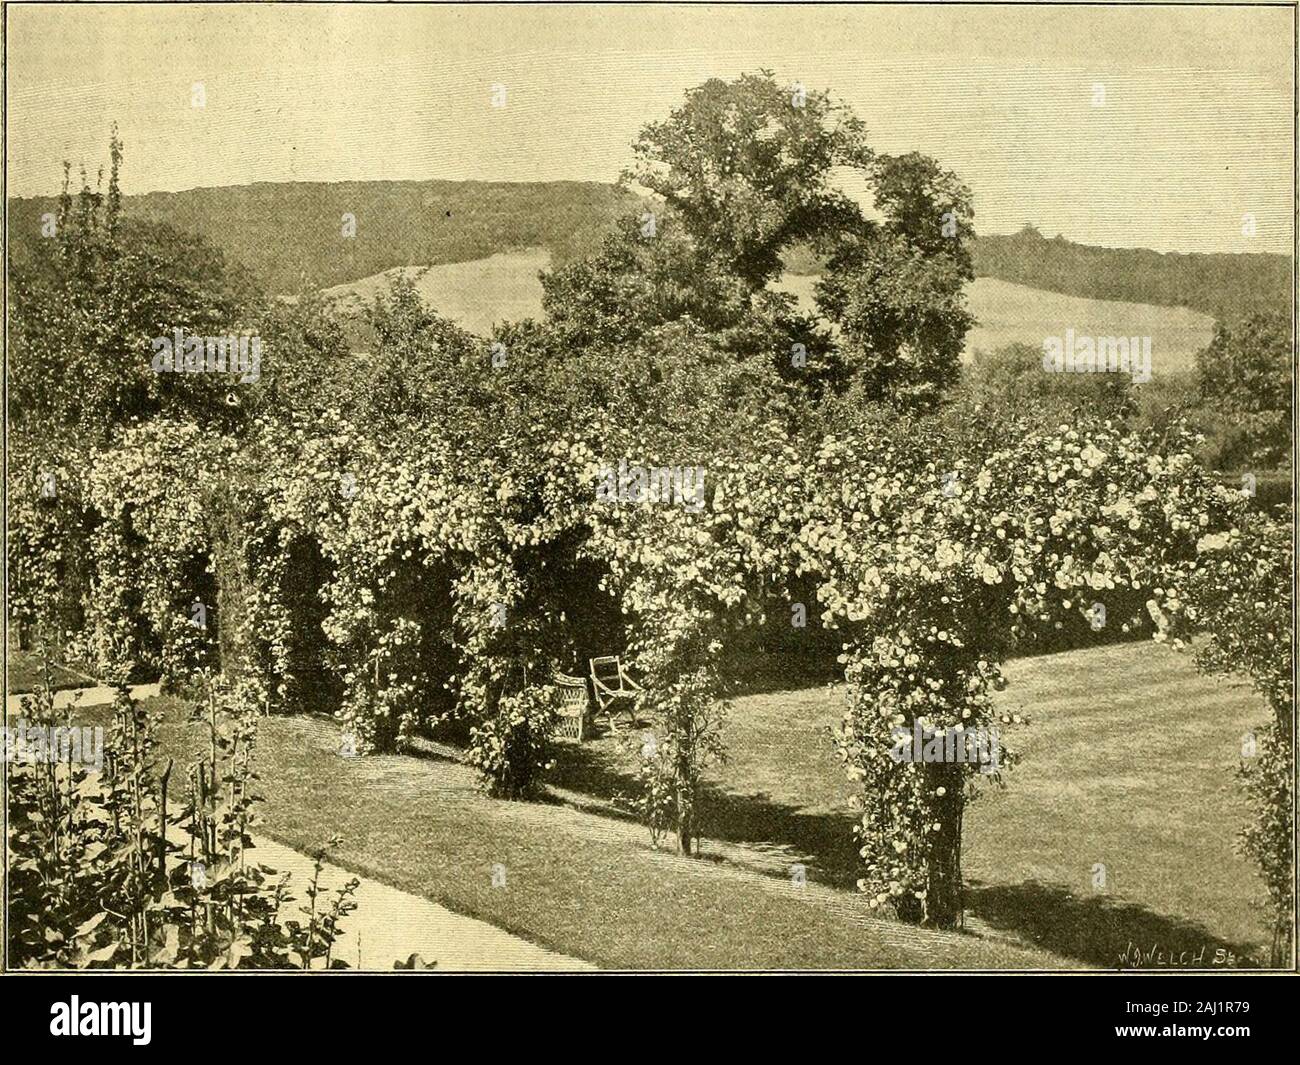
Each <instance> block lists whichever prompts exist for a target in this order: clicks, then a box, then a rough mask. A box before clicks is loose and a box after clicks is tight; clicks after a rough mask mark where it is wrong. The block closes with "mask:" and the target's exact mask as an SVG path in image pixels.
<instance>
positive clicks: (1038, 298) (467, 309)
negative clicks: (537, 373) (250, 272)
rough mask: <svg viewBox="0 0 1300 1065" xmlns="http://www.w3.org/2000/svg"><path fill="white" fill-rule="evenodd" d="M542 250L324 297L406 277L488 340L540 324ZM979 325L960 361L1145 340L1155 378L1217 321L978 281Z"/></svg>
mask: <svg viewBox="0 0 1300 1065" xmlns="http://www.w3.org/2000/svg"><path fill="white" fill-rule="evenodd" d="M550 263H551V257H550V254H549V252H547V250H546V249H545V248H525V249H521V250H517V251H509V252H500V253H498V254H496V255H492V256H489V257H488V258H486V259H475V260H473V261H471V262H463V263H447V264H444V265H440V266H428V267H414V266H411V267H403V268H401V269H400V271H396V270H394V271H386V272H385V273H382V274H372V275H371V276H370V277H364V278H361V279H359V280H357V281H350V282H348V283H347V284H343V285H335V286H334V287H332V288H328V289H325V290H324V291H325V294H326V295H328V296H333V297H337V298H339V299H341V300H344V301H347V300H349V299H352V298H354V297H360V298H361V299H364V300H369V299H371V298H372V297H373V296H374V295H375V294H376V293H379V292H382V291H384V290H385V289H386V288H387V286H388V283H389V280H390V278H391V277H392V276H393V275H394V274H396V273H398V272H401V273H405V274H406V275H407V276H409V277H411V278H413V279H414V280H415V283H416V286H417V287H418V288H419V290H420V293H421V294H422V296H423V297H424V299H425V300H426V301H427V302H428V304H429V306H431V307H432V308H433V309H434V310H436V311H438V312H439V313H440V314H442V315H444V316H445V317H447V318H450V319H452V320H453V321H456V322H459V323H460V324H461V326H463V327H464V328H465V329H468V330H469V331H470V332H472V333H478V334H480V335H485V334H487V333H489V332H490V331H491V327H492V325H493V324H494V323H496V322H501V321H517V320H519V319H521V318H539V317H541V314H542V286H541V282H540V281H538V279H537V275H538V273H539V272H540V271H542V270H546V269H548V268H549V267H550ZM816 280H817V278H816V277H815V276H812V275H799V274H786V275H785V276H784V277H782V279H781V281H780V283H779V285H778V286H777V287H778V288H780V289H781V290H782V291H785V292H790V293H792V294H793V295H795V296H796V297H797V298H798V299H799V303H800V306H801V307H804V308H805V309H809V310H811V309H812V307H813V303H812V292H813V285H814V283H815V282H816ZM967 299H968V304H969V306H970V310H971V312H972V313H973V314H974V315H975V318H976V325H975V326H974V327H973V328H972V329H971V331H970V333H969V334H968V335H967V337H966V353H965V358H966V359H967V360H969V358H970V355H971V353H972V352H975V351H982V350H983V351H988V350H993V349H996V348H999V347H1002V346H1004V345H1006V344H1013V343H1025V344H1030V345H1032V346H1033V347H1036V348H1038V347H1041V346H1042V343H1043V338H1044V337H1047V336H1064V334H1065V330H1066V329H1073V330H1074V332H1075V335H1076V336H1094V337H1095V336H1127V337H1133V336H1149V337H1151V338H1152V343H1151V369H1152V374H1153V376H1158V375H1160V374H1161V373H1162V372H1165V373H1179V372H1183V371H1186V370H1190V369H1194V368H1195V365H1196V352H1197V351H1199V350H1200V349H1201V348H1203V347H1205V346H1206V345H1207V344H1208V343H1209V342H1210V338H1211V335H1212V334H1213V330H1214V321H1213V319H1211V318H1209V317H1208V316H1206V315H1204V314H1198V313H1197V312H1196V311H1190V310H1187V309H1186V308H1183V307H1157V306H1154V305H1151V304H1145V303H1120V302H1117V301H1114V300H1094V299H1084V298H1082V297H1077V296H1062V295H1060V294H1058V293H1055V292H1046V291H1044V290H1042V289H1036V288H1029V287H1027V286H1025V285H1015V284H1012V283H1010V282H1008V281H997V280H995V279H993V278H988V277H980V278H976V279H975V281H974V282H972V283H971V285H970V286H969V287H968V288H967Z"/></svg>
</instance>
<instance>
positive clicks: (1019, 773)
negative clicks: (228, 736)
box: [154, 644, 1264, 969]
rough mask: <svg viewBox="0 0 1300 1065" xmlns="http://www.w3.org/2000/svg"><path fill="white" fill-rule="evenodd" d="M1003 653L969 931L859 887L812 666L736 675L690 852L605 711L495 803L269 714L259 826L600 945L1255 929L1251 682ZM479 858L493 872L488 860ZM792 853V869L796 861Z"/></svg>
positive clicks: (845, 792)
mask: <svg viewBox="0 0 1300 1065" xmlns="http://www.w3.org/2000/svg"><path fill="white" fill-rule="evenodd" d="M1007 672H1008V675H1009V678H1010V679H1011V681H1012V684H1011V687H1010V688H1009V689H1008V691H1007V692H1006V693H1004V695H1003V696H1002V698H1003V699H1004V701H1005V704H1006V705H1007V706H1009V707H1015V708H1016V709H1018V710H1020V711H1021V712H1024V713H1028V714H1029V715H1030V716H1031V718H1032V719H1033V724H1032V726H1030V727H1028V728H1023V729H1019V730H1017V732H1016V734H1015V735H1014V736H1012V737H1008V739H1009V740H1010V742H1012V743H1014V745H1015V746H1016V747H1017V748H1018V749H1019V750H1021V751H1022V752H1023V753H1024V762H1023V764H1022V765H1020V766H1018V767H1017V768H1016V769H1015V770H1013V771H1012V772H1011V773H1009V774H1007V778H1006V779H1007V787H1006V790H1005V791H995V792H994V793H993V794H989V795H986V796H984V797H983V798H981V800H980V801H978V802H977V803H976V804H974V805H973V806H972V808H971V809H970V811H969V814H968V820H967V827H966V847H965V856H964V865H965V873H966V876H967V878H968V880H969V882H970V885H971V887H970V890H969V892H968V898H967V904H968V912H969V915H970V918H969V921H968V929H969V930H970V931H973V932H974V933H976V934H942V933H933V932H926V931H922V930H918V929H911V928H907V927H905V926H902V925H899V924H896V923H894V922H892V921H885V920H880V919H879V917H878V916H877V915H872V914H870V913H869V911H868V910H867V909H866V907H865V905H864V904H863V899H862V898H861V896H859V895H858V894H857V893H856V892H854V891H853V881H854V879H855V878H856V875H857V873H856V865H855V863H856V860H857V859H856V855H855V849H854V845H853V841H852V836H851V825H852V820H853V814H852V811H851V808H850V807H849V804H848V797H849V788H848V785H847V782H846V781H845V779H844V777H843V774H842V772H841V771H840V769H839V768H838V766H837V765H836V763H835V759H834V755H833V751H832V748H831V744H830V736H829V731H828V730H829V727H830V726H831V725H832V724H833V723H834V722H835V721H836V719H837V718H838V716H839V709H840V699H839V695H838V693H836V692H834V691H832V690H830V689H827V688H804V689H801V690H797V691H790V692H767V693H765V694H760V695H752V696H747V697H745V698H742V699H739V700H737V702H736V704H735V707H734V711H733V714H732V718H731V721H730V723H729V726H728V733H727V735H728V740H729V746H730V751H731V754H730V758H729V760H728V763H727V764H726V765H725V766H724V767H722V768H721V769H720V770H719V771H717V772H716V773H714V774H713V776H712V779H711V780H710V786H709V791H708V795H707V798H706V802H705V808H704V825H705V827H704V831H705V835H706V837H707V838H706V839H705V840H704V841H703V844H702V855H701V857H699V858H696V859H681V858H678V857H676V856H673V855H671V854H667V853H664V852H660V851H655V850H654V849H652V848H651V846H650V844H649V840H648V837H647V834H646V831H645V829H644V828H643V827H642V826H640V825H638V824H636V823H634V822H633V821H631V820H630V819H629V818H628V817H626V816H625V815H623V814H621V813H620V812H619V808H618V805H617V804H616V802H614V799H615V797H616V796H617V795H618V794H619V793H620V792H626V791H629V790H630V789H631V781H630V778H629V776H628V775H627V761H626V758H627V756H626V754H625V753H624V752H623V750H622V749H621V748H620V746H619V744H618V742H617V740H616V739H615V738H612V737H609V736H603V737H601V738H599V739H597V740H596V741H595V742H594V743H590V744H586V745H584V746H582V747H577V746H575V745H572V744H566V745H564V746H563V747H562V748H561V750H560V752H559V756H558V758H557V766H556V770H555V773H554V774H553V781H554V787H553V794H552V797H551V801H549V802H538V803H512V802H502V801H497V800H492V799H488V798H486V797H484V796H482V795H481V794H479V793H478V792H477V791H476V789H475V786H474V778H473V775H472V773H471V771H470V770H469V768H468V767H466V766H464V765H462V764H460V763H458V762H456V761H454V760H452V759H448V758H443V757H437V756H434V755H431V754H424V755H401V756H380V757H368V758H344V757H342V756H341V754H340V751H339V733H338V730H337V728H336V727H335V726H334V725H333V723H332V722H329V721H327V720H323V719H315V718H269V719H266V720H264V722H263V726H262V729H261V733H260V739H259V759H258V760H259V767H260V769H259V771H260V774H261V778H262V781H261V784H262V790H263V792H264V794H265V796H266V799H267V802H266V804H265V806H264V808H263V811H262V814H263V817H264V823H263V829H262V830H263V831H264V832H266V833H267V834H269V835H270V836H272V837H274V838H276V839H278V840H280V841H282V842H284V843H287V844H289V845H290V846H293V847H295V848H297V849H300V850H304V851H309V850H311V849H313V848H314V847H316V846H318V845H319V844H321V843H322V842H323V841H324V840H325V839H327V838H328V837H329V836H331V835H333V834H334V833H336V832H337V833H339V834H341V835H342V836H343V837H344V842H343V845H342V846H341V848H339V850H338V851H337V860H338V861H339V864H341V865H343V866H345V867H347V868H350V869H352V870H354V871H357V872H359V873H362V874H366V875H370V876H373V877H374V878H376V879H378V880H381V881H383V882H385V883H389V884H392V885H394V886H396V887H399V888H402V889H405V890H408V891H411V892H413V893H416V894H419V895H423V896H425V897H427V898H431V899H434V900H435V901H438V902H441V903H443V904H444V905H447V906H448V907H450V908H451V909H453V910H456V911H457V912H460V913H464V914H468V915H470V916H474V917H478V918H481V919H484V920H487V921H490V922H492V923H493V924H496V925H498V926H500V927H503V928H506V929H508V930H510V931H513V932H516V933H518V934H520V935H522V936H524V937H525V938H528V939H530V940H532V941H534V942H537V943H540V944H541V945H543V946H547V947H550V948H551V949H554V950H558V951H562V952H564V953H566V954H569V955H573V956H577V957H581V958H586V959H589V960H591V961H594V962H596V963H597V964H599V965H602V966H608V967H617V968H681V967H686V968H705V969H707V968H750V967H761V968H804V967H815V968H890V967H907V968H1001V967H1007V968H1018V967H1060V966H1067V965H1080V964H1083V965H1092V966H1101V967H1115V966H1116V965H1117V963H1118V955H1119V954H1120V952H1122V951H1124V950H1125V949H1126V948H1127V947H1128V944H1130V943H1132V944H1135V945H1136V946H1138V947H1140V948H1141V949H1143V950H1147V949H1149V948H1150V947H1152V946H1153V945H1155V946H1157V947H1158V949H1160V950H1162V951H1173V952H1174V953H1178V952H1180V951H1185V950H1193V951H1194V950H1199V949H1200V947H1201V946H1205V947H1206V948H1207V950H1206V954H1205V959H1204V962H1205V964H1207V965H1208V964H1211V961H1212V959H1213V958H1214V957H1215V953H1216V950H1220V949H1221V950H1224V951H1225V952H1226V951H1228V950H1232V951H1233V952H1234V953H1235V954H1236V955H1237V956H1238V959H1239V961H1240V960H1241V958H1242V956H1243V955H1244V954H1245V953H1248V952H1250V951H1251V950H1252V949H1257V948H1258V946H1259V945H1260V944H1261V943H1262V940H1263V934H1264V933H1263V927H1264V925H1263V921H1262V915H1261V914H1260V912H1259V911H1258V910H1256V909H1254V908H1253V907H1252V902H1253V901H1254V900H1255V899H1256V898H1258V896H1259V889H1258V884H1257V881H1256V879H1255V877H1254V874H1253V871H1252V869H1251V867H1250V866H1249V865H1248V864H1247V863H1246V862H1245V861H1244V860H1243V859H1241V858H1239V857H1237V856H1236V855H1235V854H1234V853H1233V837H1234V835H1235V833H1236V831H1237V829H1238V828H1239V826H1240V825H1241V823H1242V821H1243V820H1244V817H1245V811H1244V809H1243V808H1242V807H1241V804H1240V803H1239V802H1238V800H1237V791H1236V786H1235V783H1234V779H1233V770H1234V768H1235V766H1236V764H1237V762H1238V761H1239V746H1240V736H1241V734H1242V733H1243V732H1244V730H1245V729H1246V728H1247V727H1249V726H1250V725H1253V724H1257V723H1258V722H1259V721H1260V720H1262V717H1263V707H1262V704H1261V703H1260V702H1259V701H1258V700H1257V699H1256V698H1255V697H1254V696H1253V695H1252V694H1251V693H1250V692H1249V691H1248V690H1247V689H1245V688H1244V687H1243V686H1241V685H1236V684H1229V685H1221V684H1219V683H1217V682H1215V681H1213V680H1208V679H1205V678H1201V677H1198V676H1197V675H1196V674H1195V672H1194V670H1193V669H1192V666H1191V663H1190V662H1189V661H1188V659H1187V657H1186V656H1185V655H1184V656H1178V655H1176V654H1175V653H1173V652H1170V651H1167V650H1164V649H1161V648H1158V647H1155V646H1152V645H1147V644H1136V645H1121V646H1116V647H1106V648H1095V649H1089V650H1085V651H1075V652H1069V653H1066V654H1061V655H1052V656H1045V657H1040V658H1035V659H1021V660H1018V661H1016V662H1013V663H1011V664H1010V665H1009V666H1008V669H1007ZM154 705H155V706H156V707H157V708H158V709H159V710H161V711H162V712H163V714H164V716H165V719H166V722H167V723H166V725H165V727H164V729H163V738H164V748H165V750H166V751H167V752H168V753H169V754H171V755H173V756H175V757H178V758H179V759H184V758H185V757H186V756H187V750H188V745H189V744H192V743H196V742H199V741H198V738H197V736H195V735H189V734H187V732H186V730H185V728H184V727H183V726H182V725H181V719H182V716H183V710H182V707H181V706H180V705H179V704H177V703H175V702H174V701H172V700H167V699H163V700H157V701H155V704H154ZM187 736H188V738H187ZM444 750H445V749H444ZM498 863H499V864H501V865H504V866H505V867H506V870H507V886H506V888H504V889H502V888H494V887H493V886H492V877H491V870H492V867H493V866H494V865H495V864H498ZM795 863H799V864H803V865H804V866H805V867H806V870H807V877H808V881H809V883H808V886H807V887H804V888H797V887H795V886H794V885H793V884H792V882H791V879H790V876H789V870H790V866H791V865H793V864H795ZM1096 863H1104V864H1105V865H1106V874H1107V882H1106V886H1105V889H1104V890H1096V889H1094V888H1093V886H1092V877H1093V866H1094V865H1095V864H1096ZM1022 948H1023V949H1022Z"/></svg>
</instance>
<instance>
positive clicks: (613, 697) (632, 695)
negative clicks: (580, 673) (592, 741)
mask: <svg viewBox="0 0 1300 1065" xmlns="http://www.w3.org/2000/svg"><path fill="white" fill-rule="evenodd" d="M591 687H592V690H593V691H594V692H595V693H596V703H597V704H598V705H599V707H600V709H601V711H602V712H603V713H604V714H605V716H606V718H608V720H609V727H610V729H613V728H614V712H615V708H616V707H617V706H618V705H619V704H622V705H624V706H626V708H627V713H628V716H629V717H630V718H631V719H632V724H633V725H635V724H636V723H637V718H636V702H637V699H638V698H639V697H640V696H641V694H642V693H643V692H644V691H645V689H644V688H642V687H641V685H639V684H637V683H636V682H635V681H634V680H633V679H632V678H631V677H629V676H628V675H627V674H626V673H625V672H624V671H623V664H622V663H621V662H620V661H619V660H618V655H603V656H601V657H599V658H593V659H591Z"/></svg>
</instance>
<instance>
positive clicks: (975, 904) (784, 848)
mask: <svg viewBox="0 0 1300 1065" xmlns="http://www.w3.org/2000/svg"><path fill="white" fill-rule="evenodd" d="M1005 671H1006V675H1007V679H1008V681H1009V686H1008V688H1007V690H1006V691H1005V692H1003V693H1001V694H1000V695H999V696H998V699H999V702H1000V704H1001V705H1002V706H1003V707H1005V708H1006V709H1007V710H1008V711H1011V712H1018V713H1020V714H1022V715H1025V716H1027V717H1028V718H1030V720H1031V722H1032V723H1031V725H1029V726H1028V727H1023V726H1013V727H1012V729H1011V730H1009V731H1008V732H1007V733H1006V735H1005V736H1004V739H1005V740H1006V742H1007V743H1008V744H1010V745H1011V746H1012V747H1013V748H1014V749H1015V750H1017V751H1018V752H1020V753H1021V754H1022V755H1023V761H1022V762H1021V763H1020V764H1019V765H1017V766H1016V767H1015V768H1014V769H1012V770H1011V771H1009V772H1007V773H1005V774H1004V775H1003V778H1004V782H1005V787H1004V788H996V787H986V788H984V792H985V794H983V795H981V797H980V798H979V799H978V800H977V801H976V802H975V803H973V804H972V805H971V806H970V808H969V810H968V812H967V815H966V826H965V834H964V847H963V857H962V864H963V870H964V873H965V876H966V879H967V881H968V884H969V890H968V893H967V900H966V901H967V907H968V913H969V918H968V925H973V926H974V927H975V928H978V929H980V930H983V931H989V930H996V931H1000V932H1002V933H1004V934H1007V935H1011V936H1014V937H1016V938H1017V939H1019V940H1020V941H1022V942H1025V943H1032V944H1034V945H1037V946H1040V947H1042V948H1044V949H1047V950H1050V951H1052V952H1054V953H1057V954H1060V955H1063V956H1066V957H1070V958H1074V959H1077V960H1079V961H1083V962H1087V963H1089V964H1093V965H1100V966H1106V967H1113V966H1115V965H1116V964H1117V959H1118V956H1119V955H1120V954H1121V953H1123V952H1125V951H1126V950H1130V954H1131V951H1132V949H1137V948H1139V947H1140V948H1141V949H1142V950H1143V951H1149V950H1151V948H1152V947H1153V946H1154V947H1155V948H1156V949H1157V951H1160V952H1163V953H1166V954H1168V953H1171V952H1172V953H1173V954H1174V955H1180V954H1182V953H1183V952H1188V953H1187V957H1188V958H1189V959H1190V958H1192V957H1194V956H1195V955H1196V954H1197V953H1199V952H1200V951H1201V949H1202V948H1205V955H1204V960H1205V964H1206V965H1209V964H1210V963H1211V961H1212V960H1213V958H1214V956H1215V953H1216V951H1218V950H1222V951H1223V952H1224V953H1223V955H1222V957H1223V958H1224V959H1225V961H1226V959H1227V958H1228V956H1229V955H1230V954H1231V955H1235V956H1236V957H1237V958H1238V961H1239V962H1240V960H1241V958H1242V956H1243V955H1248V954H1255V955H1259V954H1260V953H1263V954H1264V955H1265V956H1266V955H1267V951H1266V950H1265V946H1266V944H1267V942H1268V933H1267V922H1266V919H1265V915H1264V913H1263V912H1262V911H1261V910H1260V909H1259V908H1258V906H1257V903H1258V902H1259V901H1261V900H1262V897H1263V891H1262V882H1261V881H1260V880H1259V879H1258V878H1257V877H1256V875H1255V872H1254V868H1253V866H1252V865H1251V864H1250V863H1249V862H1247V861H1246V860H1245V859H1244V858H1241V857H1239V856H1237V855H1236V854H1235V852H1234V848H1233V843H1234V839H1235V837H1236V835H1237V833H1238V831H1239V829H1240V828H1241V826H1242V825H1243V824H1244V823H1245V821H1246V819H1247V816H1248V812H1247V810H1246V807H1245V804H1244V802H1243V800H1242V798H1241V794H1240V791H1239V788H1238V786H1237V783H1236V780H1235V775H1234V773H1235V769H1236V767H1237V766H1238V765H1239V764H1240V761H1241V754H1240V751H1241V739H1242V736H1243V734H1244V733H1245V732H1246V730H1247V729H1249V728H1251V727H1255V726H1258V725H1260V724H1261V723H1262V722H1264V721H1265V720H1266V719H1267V713H1268V712H1267V709H1266V708H1265V705H1264V703H1263V701H1262V700H1261V699H1259V698H1258V697H1257V696H1255V695H1254V694H1253V693H1252V692H1251V691H1250V689H1249V687H1248V685H1246V684H1245V683H1243V682H1240V681H1236V680H1232V681H1218V680H1215V679H1212V678H1207V677H1203V676H1200V675H1199V674H1197V672H1196V671H1195V668H1194V666H1193V664H1192V662H1191V660H1190V655H1189V654H1188V653H1186V652H1183V653H1179V652H1175V651H1173V650H1171V649H1169V648H1165V647H1161V646H1159V645H1156V644H1153V643H1147V642H1136V643H1127V644H1119V645H1112V646H1106V647H1097V648H1090V649H1087V650H1078V651H1070V652H1066V653H1063V654H1054V655H1044V656H1039V657H1035V658H1021V659H1016V660H1014V661H1012V662H1010V663H1008V664H1007V666H1006V670H1005ZM839 714H840V709H839V703H838V701H837V696H836V695H835V694H834V693H832V692H830V691H828V690H825V689H822V690H816V689H812V690H808V689H805V690H802V691H796V692H789V693H784V694H776V695H762V696H754V697H750V698H746V699H742V700H739V701H738V702H737V705H736V709H735V713H734V716H733V720H732V721H731V724H730V728H729V733H728V735H729V738H730V744H731V750H732V757H731V759H730V762H729V764H728V765H727V766H726V767H725V769H724V770H723V771H722V772H721V773H720V774H719V777H718V785H719V787H718V788H717V790H716V791H715V792H714V794H713V796H712V798H713V803H712V808H711V810H710V811H709V817H710V830H711V831H713V832H714V833H716V834H717V835H719V836H720V837H721V838H723V839H726V840H730V841H732V842H733V843H743V844H745V845H749V846H761V847H762V848H763V849H764V850H765V852H766V853H767V854H768V855H769V856H771V857H772V859H773V861H774V862H777V863H779V862H793V861H802V862H805V863H807V864H808V870H809V876H810V877H811V876H813V875H814V870H815V871H816V875H817V878H818V879H819V880H822V881H824V882H826V883H828V884H832V885H835V886H839V887H843V888H848V887H850V886H851V885H852V883H853V881H854V879H855V878H856V876H857V874H856V872H855V867H854V861H855V854H854V850H853V848H852V846H851V845H850V844H849V842H848V840H847V837H846V835H845V831H844V828H845V826H846V825H847V824H848V823H849V822H850V820H851V818H852V813H851V810H850V808H849V806H848V802H847V796H848V788H847V782H846V781H845V780H844V778H843V776H842V774H841V773H839V772H838V771H837V770H836V768H835V762H834V757H833V754H832V752H831V748H830V745H829V729H830V727H831V726H832V725H833V724H834V723H835V722H836V721H837V719H838V717H839ZM1096 865H1104V866H1105V870H1104V874H1105V884H1104V888H1102V887H1101V886H1100V885H1099V886H1098V887H1096V888H1095V887H1094V886H1093V881H1094V878H1095V877H1096V876H1097V875H1098V873H1099V872H1100V870H1098V871H1097V872H1094V866H1096ZM1130 943H1131V944H1133V948H1131V949H1130V948H1129V944H1130Z"/></svg>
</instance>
